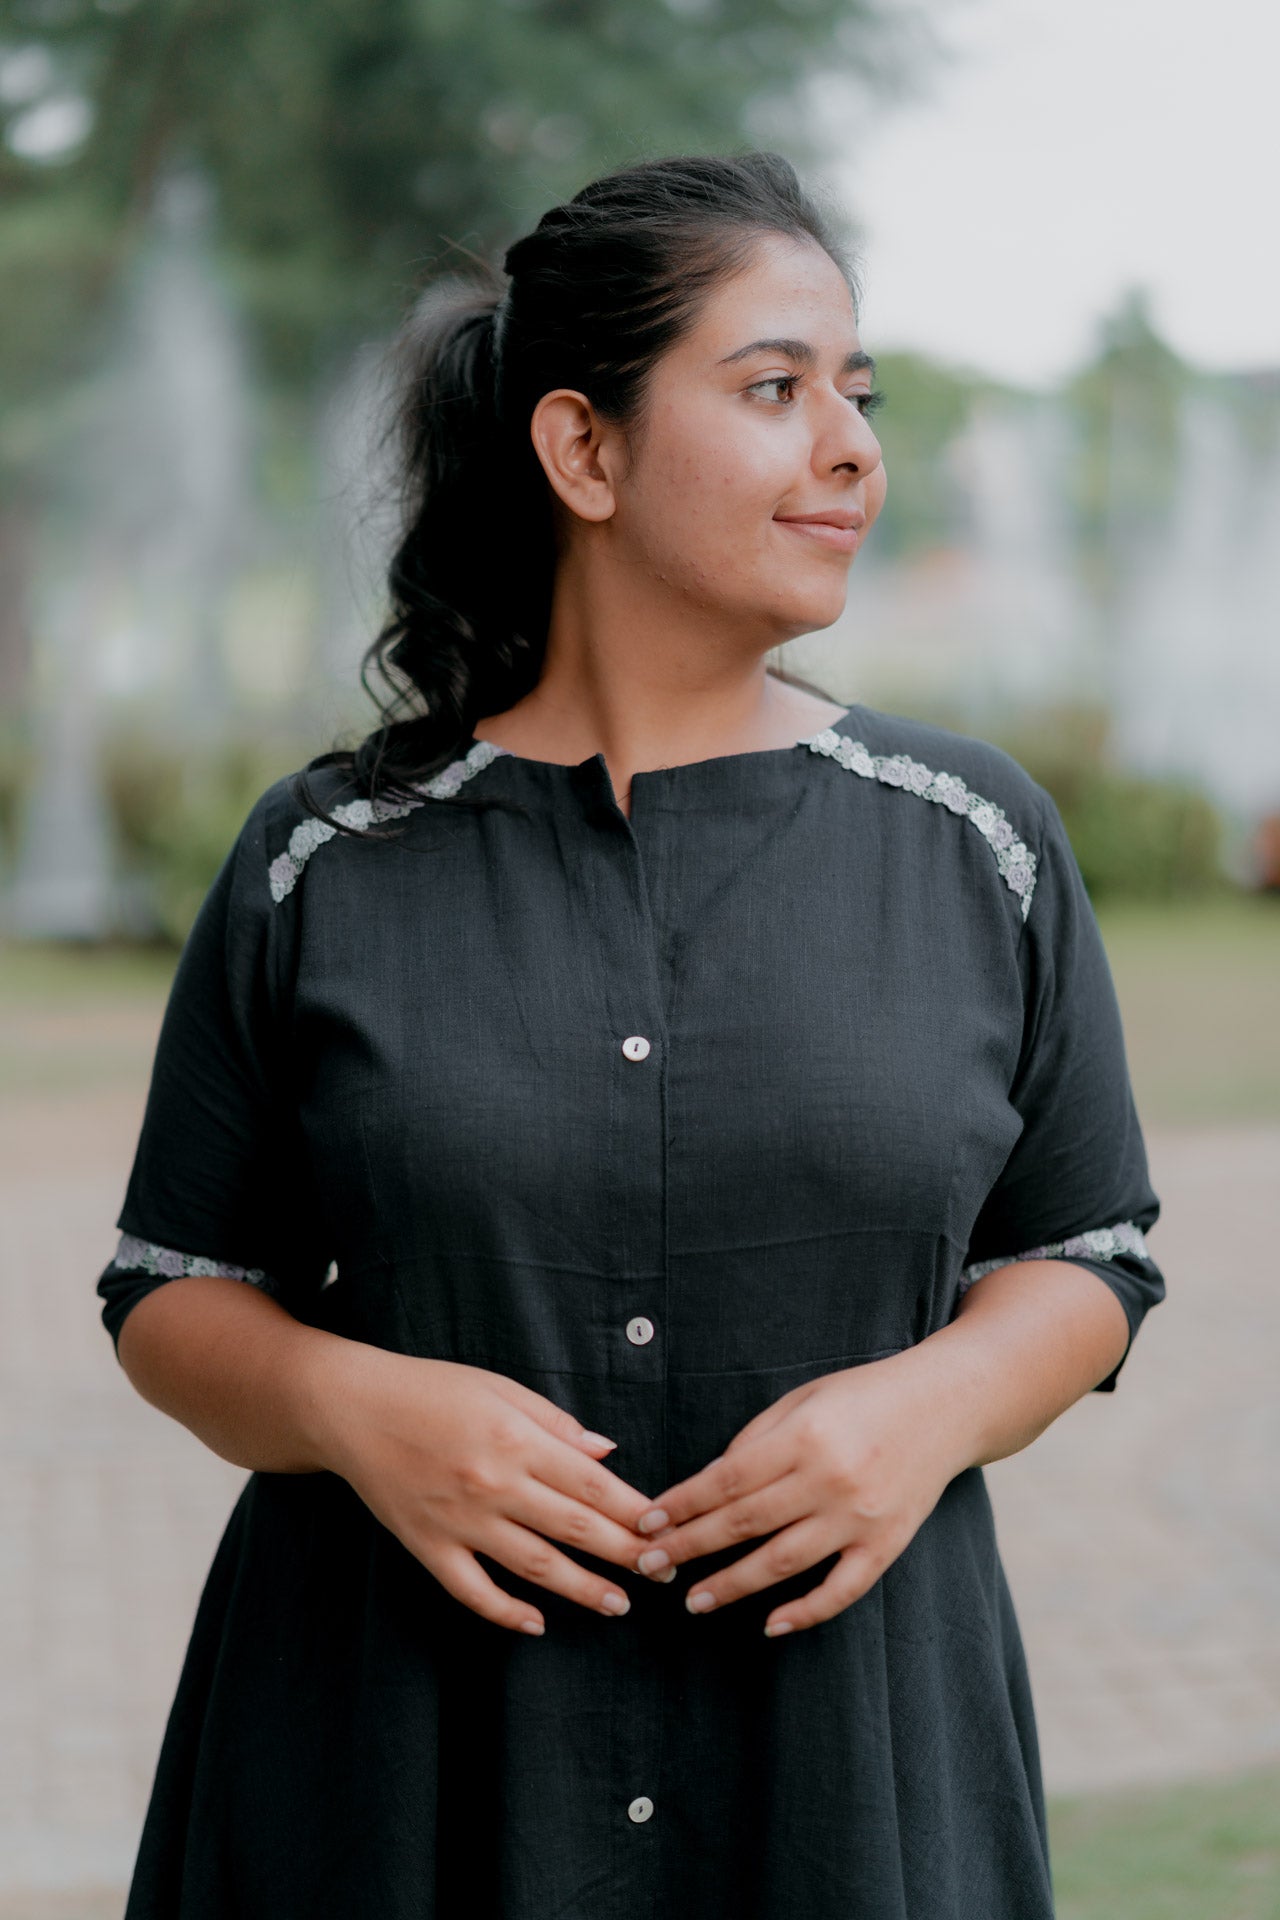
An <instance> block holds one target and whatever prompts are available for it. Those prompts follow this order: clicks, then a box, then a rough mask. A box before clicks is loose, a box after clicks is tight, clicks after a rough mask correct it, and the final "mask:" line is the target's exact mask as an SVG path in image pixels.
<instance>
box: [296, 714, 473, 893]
mask: <svg viewBox="0 0 1280 1920" xmlns="http://www.w3.org/2000/svg"><path fill="white" fill-rule="evenodd" d="M510 751H511V749H510V747H500V746H498V745H497V743H496V742H495V741H493V740H477V741H476V743H475V745H474V746H473V747H472V748H471V749H470V751H469V752H467V753H465V754H464V755H463V756H462V758H461V759H460V760H451V761H450V763H449V765H448V766H447V767H445V768H443V770H442V771H441V772H440V773H437V774H433V775H432V777H431V779H430V780H423V781H421V782H420V783H419V784H418V786H417V787H416V788H415V789H414V792H415V795H416V796H417V797H416V798H414V799H412V800H388V799H385V798H381V797H380V798H379V799H377V800H372V801H371V800H347V801H345V802H344V803H343V805H342V806H339V807H331V808H330V809H329V811H330V812H331V813H332V815H333V818H334V819H335V820H337V821H339V822H340V823H341V824H342V825H343V826H344V827H354V828H355V829H356V831H357V832H359V833H365V832H367V831H368V829H369V828H370V827H371V826H373V825H374V824H375V823H376V822H380V821H382V820H399V819H402V818H403V817H404V815H405V814H407V813H412V812H413V810H414V808H415V807H420V806H422V805H423V804H424V803H425V802H426V801H427V800H447V799H449V798H450V797H451V796H452V795H453V794H455V793H457V791H458V789H459V787H461V786H463V785H464V784H465V782H466V781H468V780H470V779H471V777H472V775H473V774H477V773H479V772H480V770H481V768H482V767H487V766H488V765H489V762H490V761H491V760H496V759H497V758H498V757H499V755H500V754H504V753H510ZM337 831H338V829H337V827H335V826H332V825H330V823H329V821H327V820H317V819H316V818H315V817H314V816H311V815H309V816H308V818H307V819H305V820H302V821H299V823H298V825H297V826H296V827H295V828H294V830H293V832H292V833H291V834H290V835H289V845H288V847H287V848H286V849H285V851H284V852H283V853H281V854H278V855H277V856H276V858H275V859H274V860H273V861H272V862H271V865H270V866H269V867H268V869H267V880H268V882H269V884H270V887H271V898H272V899H273V900H274V901H275V902H276V904H277V906H278V905H279V903H280V901H281V900H283V899H284V897H285V895H286V894H289V893H292V892H293V889H294V887H295V886H296V885H297V882H298V876H299V875H300V874H301V872H302V869H303V868H304V867H305V866H306V864H307V861H308V860H309V859H310V858H311V856H312V854H313V853H314V852H315V850H316V848H317V847H322V846H323V845H324V843H325V841H326V840H332V839H333V837H334V835H335V834H336V833H337Z"/></svg>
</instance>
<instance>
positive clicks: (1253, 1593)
mask: <svg viewBox="0 0 1280 1920" xmlns="http://www.w3.org/2000/svg"><path fill="white" fill-rule="evenodd" d="M131 1020H132V1021H136V1023H137V1026H138V1031H137V1033H136V1034H132V1033H126V1032H124V1031H123V1029H120V1030H119V1031H118V1032H117V1033H116V1035H115V1039H116V1041H118V1043H119V1044H120V1045H121V1047H122V1048H123V1049H124V1050H125V1051H126V1052H127V1051H128V1050H129V1047H130V1045H131V1044H132V1043H133V1042H137V1043H139V1045H140V1047H141V1050H142V1052H143V1053H144V1054H145V1053H146V1051H147V1048H148V1047H149V1044H150V1040H151V1037H152V1035H153V1029H154V1021H153V1018H152V1016H151V1015H150V1014H148V1013H146V1012H144V1011H143V1010H142V1009H139V1011H138V1013H137V1014H136V1015H133V1016H126V1017H125V1023H124V1024H125V1026H128V1025H129V1024H130V1021H131ZM141 1108H142V1086H141V1084H140V1083H139V1082H138V1081H137V1079H136V1077H129V1078H126V1079H122V1077H121V1076H120V1074H119V1073H118V1072H116V1071H114V1070H112V1071H109V1072H104V1074H103V1076H102V1079H101V1082H100V1083H99V1084H97V1085H96V1086H92V1087H89V1088H88V1089H85V1088H81V1089H79V1090H74V1089H72V1088H69V1087H63V1088H61V1089H59V1088H56V1087H55V1088H54V1089H53V1090H51V1091H45V1092H40V1091H28V1092H26V1093H24V1094H23V1095H22V1096H21V1097H20V1098H16V1099H13V1100H12V1101H11V1102H10V1103H9V1104H7V1105H5V1104H2V1103H0V1435H2V1444H3V1447H4V1458H5V1472H4V1473H3V1475H2V1476H0V1920H36V1917H37V1916H39V1920H118V1917H119V1914H120V1911H121V1906H122V1899H121V1893H120V1889H121V1887H122V1886H123V1885H124V1884H125V1882H126V1881H127V1878H128V1873H129V1868H130V1865H131V1862H132V1857H133V1849H134V1847H135V1845H136V1839H137V1833H138V1828H139V1824H140V1822H141V1818H142V1812H143V1808H144V1806H145V1802H146V1798H147V1793H148V1790H149V1787H150V1781H151V1771H152V1768H153V1766H154V1764H155V1758H156V1754H157V1751H158V1747H159V1741H160V1736H161V1732H162V1729H163V1725H164V1718H165V1715H166V1713H167V1710H168V1706H169V1701H170V1698H171V1696H172V1691H173V1687H174V1683H175V1680H176V1677H177V1672H178V1668H179V1664H180V1661H181V1658H182V1654H183V1651H184V1648H185V1645H186V1637H187V1633H188V1631H189V1628H190V1623H191V1618H192V1615H193V1613H194V1610H195V1604H196V1600H197V1597H198V1595H199V1591H200V1587H201V1584H202V1582H203V1579H204V1576H205V1573H206V1570H207V1568H208V1564H209V1561H210V1558H211V1556H212V1553H213V1549H214V1546H215V1545H216V1542H217V1540H218V1537H219V1535H220V1533H221V1531H222V1528H223V1526H224V1524H225V1522H226V1518H227V1515H228V1513H229V1511H230V1508H231V1506H232V1504H233V1502H234V1500H235V1497H236V1494H237V1492H238V1490H239V1488H240V1486H241V1485H242V1484H243V1481H244V1478H245V1476H244V1474H243V1472H242V1470H240V1469H239V1468H236V1467H233V1466H230V1465H229V1464H227V1463H225V1462H223V1461H221V1460H219V1459H218V1458H217V1457H216V1456H215V1455H214V1454H212V1453H210V1452H209V1451H208V1450H207V1449H206V1448H205V1447H203V1446H202V1445H201V1443H200V1442H199V1441H197V1440H196V1439H195V1438H194V1436H192V1435H191V1434H189V1433H188V1432H187V1431H186V1430H185V1428H183V1427H181V1426H179V1425H178V1424H177V1423H176V1422H174V1421H172V1420H169V1419H168V1418H167V1417H166V1416H165V1415H163V1414H161V1413H159V1412H158V1411H157V1410H156V1409H154V1408H152V1407H150V1406H149V1405H147V1404H146V1403H145V1402H144V1401H142V1400H141V1399H140V1398H139V1396H138V1395H137V1394H136V1393H135V1392H134V1390H133V1389H132V1387H131V1386H130V1385H129V1383H128V1380H127V1379H126V1377H125V1375H124V1374H123V1372H122V1371H121V1370H120V1369H119V1367H118V1365H117V1363H116V1360H115V1357H114V1354H113V1352H112V1350H111V1345H110V1342H109V1340H108V1338H107V1335H106V1333H105V1331H104V1330H103V1328H102V1325H101V1322H100V1320H99V1318H98V1302H97V1299H96V1296H95V1295H94V1292H93V1287H94V1282H95V1280H96V1278H97V1274H98V1272H99V1271H100V1269H101V1267H102V1265H103V1264H104V1262H105V1261H106V1260H107V1259H108V1258H109V1256H110V1253H111V1249H112V1247H113V1246H114V1243H115V1231H116V1230H115V1227H114V1224H113V1223H114V1220H115V1216H116V1213H117V1212H118V1210H119V1206H120V1202H121V1199H122V1197H123V1191H124V1181H125V1177H126V1174H127V1171H128V1166H129V1161H130V1158H131V1156H132V1151H133V1145H134V1141H135V1139H136V1135H137V1128H138V1123H139V1120H140V1118H141ZM1148 1144H1149V1147H1150V1153H1151V1162H1152V1176H1153V1180H1154V1183H1155V1185H1156V1188H1157V1190H1158V1191H1159V1192H1160V1193H1161V1194H1162V1196H1163V1198H1164V1201H1165V1214H1164V1217H1163V1218H1162V1220H1161V1222H1160V1224H1159V1225H1158V1226H1157V1227H1156V1229H1155V1231H1154V1234H1153V1237H1152V1248H1153V1251H1154V1252H1156V1254H1157V1256H1158V1257H1159V1259H1160V1260H1161V1263H1162V1265H1163V1266H1164V1268H1165V1271H1166V1274H1167V1276H1168V1281H1169V1294H1170V1297H1169V1299H1168V1300H1167V1301H1166V1302H1165V1303H1164V1304H1163V1305H1162V1306H1161V1307H1160V1308H1158V1309H1157V1310H1156V1312H1155V1313H1154V1314H1152V1315H1151V1317H1150V1318H1149V1320H1148V1321H1147V1323H1146V1326H1145V1327H1144V1328H1143V1331H1142V1334H1141V1336H1140V1338H1139V1340H1138V1342H1137V1344H1136V1346H1135V1347H1134V1350H1133V1352H1132V1354H1131V1355H1130V1357H1129V1361H1128V1363H1127V1365H1126V1368H1125V1370H1124V1373H1123V1374H1122V1376H1121V1381H1120V1386H1119V1389H1118V1391H1117V1392H1116V1393H1115V1394H1114V1395H1108V1394H1095V1395H1090V1396H1086V1398H1085V1399H1084V1400H1083V1401H1081V1402H1079V1403H1078V1404H1077V1405H1076V1406H1074V1407H1072V1408H1070V1409H1069V1410H1068V1412H1067V1413H1066V1414H1064V1415H1063V1416H1062V1418H1061V1419H1060V1420H1059V1421H1057V1422H1055V1424H1054V1425H1053V1426H1052V1427H1051V1428H1050V1429H1049V1430H1048V1432H1046V1433H1044V1434H1042V1435H1041V1436H1040V1438H1039V1439H1038V1440H1037V1441H1036V1442H1034V1444H1033V1445H1032V1446H1031V1447H1029V1448H1027V1449H1025V1450H1024V1451H1023V1452H1022V1453H1021V1454H1018V1455H1015V1456H1013V1457H1012V1458H1011V1459H1008V1460H1004V1461H999V1462H996V1463H995V1464H993V1465H992V1466H991V1467H989V1468H988V1469H987V1475H988V1483H989V1485H990V1488H991V1493H992V1498H993V1501H994V1503H995V1507H996V1513H997V1528H998V1532H999V1538H1000V1544H1001V1550H1002V1553H1003V1557H1004V1562H1005V1566H1006V1568H1007V1570H1008V1574H1009V1578H1010V1582H1011V1585H1012V1588H1013V1592H1014V1596H1015V1599H1016V1602H1017V1606H1018V1611H1019V1616H1020V1618H1021V1621H1022V1625H1023V1632H1024V1636H1025V1639H1026V1642H1027V1648H1028V1653H1029V1657H1030V1662H1031V1674H1032V1684H1033V1692H1034V1696H1035V1699H1036V1703H1037V1707H1038V1712H1039V1718H1040V1725H1041V1738H1042V1746H1043V1753H1044V1761H1045V1770H1046V1777H1047V1781H1048V1785H1049V1788H1050V1790H1051V1791H1069V1790H1074V1789H1077V1788H1084V1787H1097V1786H1106V1785H1113V1784H1114V1785H1120V1784H1124V1783H1129V1782H1141V1781H1157V1780H1165V1779H1174V1778H1183V1777H1195V1776H1198V1775H1205V1774H1209V1773H1213V1772H1217V1771H1220V1770H1226V1769H1231V1768H1234V1767H1238V1766H1244V1765H1248V1764H1250V1763H1252V1762H1261V1761H1264V1760H1272V1759H1275V1758H1277V1757H1280V1635H1277V1633H1276V1625H1275V1623H1276V1621H1277V1620H1278V1619H1280V1505H1278V1503H1277V1502H1276V1500H1275V1497H1274V1484H1273V1483H1272V1485H1271V1486H1268V1484H1267V1482H1268V1474H1269V1473H1270V1474H1271V1476H1272V1482H1273V1480H1274V1463H1275V1461H1276V1459H1277V1457H1280V1444H1278V1443H1280V1400H1278V1399H1277V1396H1276V1393H1275V1385H1274V1376H1275V1358H1274V1356H1275V1353H1276V1350H1277V1335H1278V1334H1280V1287H1277V1285H1276V1284H1275V1282H1276V1270H1277V1260H1276V1248H1277V1244H1278V1243H1280V1201H1278V1200H1277V1193H1278V1191H1280V1128H1275V1127H1256V1128H1248V1129H1239V1130H1229V1129H1218V1130H1215V1131H1212V1132H1195V1131H1180V1132H1160V1133H1150V1134H1149V1136H1148ZM94 1888H97V1889H98V1891H97V1892H96V1893H95V1892H94V1891H93V1889H94ZM76 1890H78V1891H76Z"/></svg>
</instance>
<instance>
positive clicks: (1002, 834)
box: [800, 727, 1036, 920]
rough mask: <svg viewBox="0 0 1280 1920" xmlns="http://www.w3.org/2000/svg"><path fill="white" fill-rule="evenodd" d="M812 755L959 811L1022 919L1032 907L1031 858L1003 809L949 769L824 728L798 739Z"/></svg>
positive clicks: (1033, 876)
mask: <svg viewBox="0 0 1280 1920" xmlns="http://www.w3.org/2000/svg"><path fill="white" fill-rule="evenodd" d="M800 745H801V746H807V747H808V749H809V751H810V752H811V753H825V754H827V755H828V756H829V757H830V758H831V759H832V760H835V761H837V762H838V763H839V765H840V766H842V767H845V768H847V769H848V771H849V772H850V773H856V774H860V775H861V777H862V778H863V779H864V780H880V781H882V782H883V784H884V785H885V786H886V787H903V788H905V790H906V791H907V792H908V793H914V794H917V795H918V796H919V797H920V799H921V800H933V801H936V802H937V804H938V805H939V806H941V807H945V808H946V809H947V811H948V813H954V814H957V815H961V814H963V815H964V816H965V817H966V818H967V820H968V821H969V824H970V826H973V827H976V828H977V829H978V832H979V833H980V834H981V835H982V837H983V839H984V840H985V841H986V842H987V844H988V846H989V847H990V848H991V851H992V852H993V853H994V854H995V857H996V866H997V867H998V868H999V870H1000V873H1001V876H1002V877H1003V879H1004V883H1005V885H1006V886H1007V887H1008V888H1009V891H1010V892H1011V893H1015V894H1017V896H1018V898H1019V901H1020V903H1021V906H1022V917H1023V919H1024V920H1025V919H1026V917H1027V915H1028V914H1029V913H1030V911H1031V896H1032V894H1033V893H1034V892H1035V885H1036V857H1035V855H1034V853H1032V851H1031V849H1030V848H1029V847H1028V846H1026V845H1025V844H1024V842H1023V841H1021V840H1020V839H1019V838H1018V835H1017V834H1016V832H1015V831H1014V829H1013V827H1012V826H1011V825H1010V824H1009V821H1008V820H1007V819H1006V818H1005V815H1004V812H1003V810H1002V809H1001V808H1000V807H997V806H995V805H994V804H993V802H992V801H990V800H984V799H983V797H982V795H981V794H980V793H972V792H970V790H969V788H968V787H967V786H966V785H965V783H964V781H963V780H961V779H960V778H959V777H958V775H956V774H954V773H935V772H934V771H933V769H932V767H926V766H925V765H923V763H922V762H921V761H919V760H912V759H911V758H910V756H909V755H907V754H905V753H870V752H868V750H867V748H866V747H865V746H864V745H863V743H862V741H861V740H851V739H850V738H849V735H848V734H847V733H836V732H835V730H834V729H833V728H831V727H824V728H823V729H822V731H821V733H815V734H814V735H813V736H812V738H811V739H809V740H802V741H801V742H800Z"/></svg>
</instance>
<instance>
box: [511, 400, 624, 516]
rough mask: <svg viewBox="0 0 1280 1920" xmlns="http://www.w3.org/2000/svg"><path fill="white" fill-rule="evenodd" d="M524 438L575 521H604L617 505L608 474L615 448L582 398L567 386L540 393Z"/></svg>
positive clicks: (610, 432)
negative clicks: (528, 442) (529, 442)
mask: <svg viewBox="0 0 1280 1920" xmlns="http://www.w3.org/2000/svg"><path fill="white" fill-rule="evenodd" d="M529 434H530V437H531V439H532V441H533V446H534V451H535V452H536V454H537V456H538V458H539V460H540V461H541V462H542V468H543V472H544V473H545V474H546V476H547V479H548V481H549V482H550V484H551V485H552V487H554V489H555V491H556V493H557V494H558V496H559V498H560V499H561V500H562V501H563V502H564V504H565V506H566V507H568V508H569V510H570V512H572V513H575V514H576V515H577V516H578V518H579V519H580V520H591V521H596V522H599V521H603V520H608V519H610V518H611V516H612V514H613V512H614V510H615V508H616V506H617V504H618V502H617V495H616V493H615V491H614V484H613V478H612V474H613V469H614V465H615V461H616V460H617V459H618V457H619V454H620V450H621V449H620V444H619V443H618V442H617V439H616V436H615V434H614V432H613V430H612V429H610V428H607V427H605V426H604V425H603V424H602V423H601V421H600V420H599V418H598V417H597V415H596V412H595V409H594V408H593V407H592V405H591V402H590V401H589V400H588V399H587V398H586V396H585V395H584V394H581V393H578V392H575V391H574V390H573V389H572V388H569V387H556V388H555V389H554V391H553V392H551V393H544V394H543V396H542V398H541V400H539V402H538V404H537V406H536V407H535V408H534V410H533V416H532V418H531V420H530V422H529Z"/></svg>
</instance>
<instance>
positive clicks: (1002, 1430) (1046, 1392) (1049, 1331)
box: [880, 1260, 1130, 1473]
mask: <svg viewBox="0 0 1280 1920" xmlns="http://www.w3.org/2000/svg"><path fill="white" fill-rule="evenodd" d="M1129 1339H1130V1326H1129V1319H1128V1315H1127V1314H1126V1313H1125V1310H1124V1308H1123V1307H1122V1306H1121V1304H1120V1301H1119V1300H1118V1299H1117V1297H1116V1295H1115V1294H1114V1293H1113V1292H1112V1291H1111V1289H1110V1288H1109V1287H1108V1286H1107V1285H1106V1284H1105V1283H1104V1282H1103V1281H1102V1280H1100V1279H1099V1278H1098V1276H1097V1275H1096V1274H1094V1273H1091V1272H1090V1271H1089V1269H1088V1268H1087V1267H1080V1266H1076V1265H1075V1264H1074V1263H1073V1262H1071V1261H1069V1260H1022V1261H1019V1262H1017V1263H1016V1264H1010V1265H1008V1266H1004V1267H997V1268H995V1269H994V1271H993V1272H991V1273H987V1274H984V1275H983V1277H982V1278H981V1279H980V1280H975V1281H974V1282H973V1284H972V1285H971V1286H970V1287H968V1288H967V1289H966V1290H965V1292H964V1293H962V1294H961V1296H960V1301H959V1304H958V1306H957V1307H956V1311H955V1314H954V1316H953V1318H952V1319H951V1320H950V1321H949V1322H948V1324H947V1325H946V1326H945V1327H939V1328H938V1329H937V1331H936V1332H934V1333H931V1334H929V1335H928V1337H927V1338H926V1339H924V1340H921V1341H919V1342H918V1343H917V1344H916V1345H915V1346H913V1347H908V1348H906V1349H905V1350H904V1351H903V1352H902V1353H900V1354H893V1355H891V1356H890V1357H889V1359H888V1360H886V1361H883V1362H881V1363H880V1364H881V1365H882V1366H885V1367H887V1368H890V1369H892V1368H893V1367H894V1366H896V1365H898V1364H899V1363H901V1364H902V1365H903V1366H904V1367H905V1369H906V1370H907V1371H909V1373H910V1374H911V1375H912V1376H913V1377H914V1378H915V1379H916V1381H917V1382H921V1381H923V1382H925V1383H926V1384H928V1385H929V1386H930V1421H931V1423H933V1422H934V1421H935V1419H936V1420H937V1421H939V1422H941V1424H942V1425H943V1426H944V1427H945V1428H946V1429H947V1431H948V1433H949V1435H950V1438H951V1449H952V1452H953V1455H954V1460H955V1465H954V1472H956V1473H960V1472H962V1471H963V1470H964V1468H966V1467H970V1466H985V1465H986V1464H987V1463H988V1462H989V1461H992V1460H1003V1459H1004V1458H1005V1457H1006V1455H1008V1454H1011V1453H1018V1452H1020V1451H1021V1449H1022V1448H1023V1447H1026V1446H1030V1444H1031V1442H1032V1441H1033V1440H1034V1439H1035V1438H1036V1437H1037V1435H1038V1434H1041V1433H1043V1432H1044V1430H1045V1428H1046V1427H1047V1426H1049V1425H1051V1423H1052V1422H1053V1421H1054V1420H1056V1419H1057V1418H1058V1415H1059V1414H1060V1413H1064V1412H1065V1411H1066V1409H1067V1408H1068V1407H1069V1406H1072V1405H1073V1404H1074V1403H1075V1401H1077V1400H1079V1399H1081V1398H1082V1397H1083V1395H1085V1394H1086V1393H1089V1392H1091V1391H1092V1389H1093V1388H1094V1387H1096V1386H1097V1384H1098V1382H1099V1381H1100V1380H1105V1379H1106V1378H1107V1376H1108V1374H1110V1373H1111V1372H1112V1371H1113V1369H1114V1368H1116V1367H1117V1366H1118V1365H1119V1364H1120V1361H1121V1359H1122V1358H1123V1357H1124V1354H1125V1351H1126V1349H1127V1347H1128V1345H1129Z"/></svg>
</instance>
